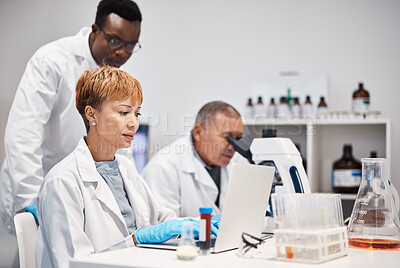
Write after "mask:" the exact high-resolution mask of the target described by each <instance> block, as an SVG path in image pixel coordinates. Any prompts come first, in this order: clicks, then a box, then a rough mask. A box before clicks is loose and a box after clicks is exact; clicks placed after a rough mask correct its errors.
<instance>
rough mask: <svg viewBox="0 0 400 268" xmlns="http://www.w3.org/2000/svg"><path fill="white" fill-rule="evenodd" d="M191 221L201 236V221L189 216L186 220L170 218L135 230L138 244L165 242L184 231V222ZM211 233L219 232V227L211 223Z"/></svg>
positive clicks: (195, 234)
mask: <svg viewBox="0 0 400 268" xmlns="http://www.w3.org/2000/svg"><path fill="white" fill-rule="evenodd" d="M185 221H191V222H192V223H193V235H194V237H195V238H197V237H199V231H200V221H199V220H193V219H192V218H187V219H184V220H176V219H174V220H169V221H166V222H162V223H159V224H156V225H153V226H149V227H146V228H143V229H140V228H139V229H137V230H136V231H135V232H134V236H135V239H136V241H137V243H138V244H158V243H162V242H165V241H167V240H169V239H171V238H173V237H174V236H177V235H180V234H181V233H182V223H183V222H185ZM211 233H212V234H214V235H217V234H218V229H217V228H216V227H215V226H214V225H211Z"/></svg>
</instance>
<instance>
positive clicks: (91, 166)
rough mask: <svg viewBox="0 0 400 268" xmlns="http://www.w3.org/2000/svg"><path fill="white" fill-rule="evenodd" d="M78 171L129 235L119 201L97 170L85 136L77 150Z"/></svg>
mask: <svg viewBox="0 0 400 268" xmlns="http://www.w3.org/2000/svg"><path fill="white" fill-rule="evenodd" d="M75 154H76V160H77V165H78V171H79V174H80V176H81V179H82V181H83V183H84V185H85V186H86V187H88V188H91V187H93V189H94V191H93V196H94V198H93V199H97V200H99V202H100V203H101V204H102V206H103V209H104V211H105V212H107V213H109V214H111V215H112V216H113V218H114V219H115V221H116V223H117V226H118V228H119V229H120V231H121V233H122V234H124V236H126V235H128V234H129V232H128V228H127V227H126V223H125V220H124V218H123V216H122V214H121V211H120V209H119V207H118V204H117V201H116V200H115V197H114V195H113V193H112V192H111V190H110V188H109V187H108V185H107V183H106V182H105V181H104V179H103V178H102V177H101V175H100V174H99V173H98V172H97V170H96V165H95V163H94V160H93V157H92V154H91V153H90V151H89V148H88V147H87V145H86V142H85V140H84V138H82V139H81V140H80V141H79V144H78V146H77V148H76V150H75Z"/></svg>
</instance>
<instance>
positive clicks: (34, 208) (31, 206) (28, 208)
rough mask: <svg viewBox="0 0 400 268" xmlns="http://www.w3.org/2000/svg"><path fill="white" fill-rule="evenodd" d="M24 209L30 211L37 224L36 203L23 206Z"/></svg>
mask: <svg viewBox="0 0 400 268" xmlns="http://www.w3.org/2000/svg"><path fill="white" fill-rule="evenodd" d="M25 211H26V212H30V213H32V214H33V216H35V221H36V223H37V224H38V225H39V220H38V217H37V212H36V203H34V204H33V205H30V206H27V207H26V208H25Z"/></svg>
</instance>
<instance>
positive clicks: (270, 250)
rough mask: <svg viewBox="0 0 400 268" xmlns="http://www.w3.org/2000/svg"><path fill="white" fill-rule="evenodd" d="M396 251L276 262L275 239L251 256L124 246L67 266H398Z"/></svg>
mask: <svg viewBox="0 0 400 268" xmlns="http://www.w3.org/2000/svg"><path fill="white" fill-rule="evenodd" d="M399 263H400V251H399V250H395V251H379V250H366V249H354V248H350V249H349V254H348V255H347V256H344V257H341V258H338V259H334V260H330V261H327V262H324V263H320V264H308V263H297V262H296V263H295V262H287V261H279V260H277V259H276V250H275V241H274V239H271V240H268V241H267V242H266V243H265V244H264V245H263V246H262V247H261V253H260V254H259V255H257V257H255V258H244V257H239V256H238V255H237V250H232V251H228V252H224V253H219V254H211V255H207V256H198V257H197V258H196V259H195V260H192V261H181V260H178V259H177V258H176V252H175V251H172V250H160V249H149V248H126V249H121V250H115V251H110V252H105V253H99V254H93V255H91V256H88V257H84V258H77V259H74V260H73V261H71V263H70V267H71V268H92V267H96V268H98V267H100V268H101V267H104V268H106V267H107V268H110V267H121V268H122V267H124V268H126V267H141V268H166V267H178V268H179V267H189V268H190V267H199V268H200V267H202V268H212V267H218V268H221V267H233V268H235V267H264V268H265V267H268V268H275V267H276V268H278V267H279V268H292V267H296V268H297V267H318V268H338V267H340V268H346V267H349V268H350V267H351V268H354V267H363V268H368V267H398V265H399Z"/></svg>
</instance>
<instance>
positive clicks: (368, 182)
mask: <svg viewBox="0 0 400 268" xmlns="http://www.w3.org/2000/svg"><path fill="white" fill-rule="evenodd" d="M361 162H362V180H361V184H360V188H359V189H358V194H357V199H356V201H355V203H354V207H353V212H352V213H351V219H350V223H349V226H348V237H349V245H350V246H353V247H357V248H366V249H398V248H400V224H399V216H398V214H397V210H396V207H395V204H394V199H393V194H392V192H391V190H390V185H389V182H388V180H389V178H388V160H387V159H385V158H363V159H361Z"/></svg>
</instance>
